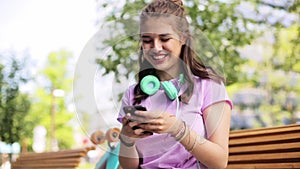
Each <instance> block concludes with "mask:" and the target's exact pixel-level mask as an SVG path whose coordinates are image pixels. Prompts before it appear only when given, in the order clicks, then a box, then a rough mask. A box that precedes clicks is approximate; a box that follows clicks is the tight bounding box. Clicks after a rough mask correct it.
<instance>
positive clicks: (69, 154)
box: [12, 147, 95, 169]
mask: <svg viewBox="0 0 300 169" xmlns="http://www.w3.org/2000/svg"><path fill="white" fill-rule="evenodd" d="M92 149H95V148H94V147H86V148H81V149H73V150H61V151H57V152H46V153H23V154H20V156H19V157H18V158H17V161H16V162H14V163H12V169H29V168H30V169H31V168H32V169H35V168H41V169H54V168H55V169H59V168H64V169H75V168H76V167H77V166H78V165H79V163H80V160H81V158H82V157H85V156H86V153H87V152H88V151H89V150H92Z"/></svg>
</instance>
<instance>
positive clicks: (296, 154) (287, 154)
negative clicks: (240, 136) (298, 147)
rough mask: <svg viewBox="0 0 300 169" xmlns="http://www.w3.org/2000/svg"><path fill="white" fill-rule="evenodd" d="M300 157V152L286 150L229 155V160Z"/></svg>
mask: <svg viewBox="0 0 300 169" xmlns="http://www.w3.org/2000/svg"><path fill="white" fill-rule="evenodd" d="M299 158H300V152H284V153H264V154H239V155H236V156H235V155H231V156H229V162H232V163H234V162H242V161H247V162H257V161H270V160H272V161H276V160H282V161H284V160H291V159H298V160H299Z"/></svg>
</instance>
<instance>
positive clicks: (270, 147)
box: [229, 142, 300, 154]
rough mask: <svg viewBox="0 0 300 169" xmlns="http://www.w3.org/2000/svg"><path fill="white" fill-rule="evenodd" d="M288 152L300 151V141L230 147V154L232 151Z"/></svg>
mask: <svg viewBox="0 0 300 169" xmlns="http://www.w3.org/2000/svg"><path fill="white" fill-rule="evenodd" d="M262 151H264V152H270V151H277V152H286V151H300V142H294V143H293V142H292V143H274V144H266V145H250V146H247V145H246V146H236V147H230V148H229V154H232V153H255V152H262Z"/></svg>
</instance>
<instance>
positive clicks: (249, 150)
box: [227, 124, 300, 169]
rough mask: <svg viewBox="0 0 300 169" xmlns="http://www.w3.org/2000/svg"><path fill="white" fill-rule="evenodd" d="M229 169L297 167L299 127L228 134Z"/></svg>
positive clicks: (291, 126) (283, 168)
mask: <svg viewBox="0 0 300 169" xmlns="http://www.w3.org/2000/svg"><path fill="white" fill-rule="evenodd" d="M229 137H230V138H229V161H228V167H227V168H229V169H235V168H236V169H244V168H245V169H248V168H249V169H252V168H261V169H281V168H282V169H285V168H300V124H294V125H287V126H280V127H269V128H261V129H249V130H240V131H231V132H230V136H229Z"/></svg>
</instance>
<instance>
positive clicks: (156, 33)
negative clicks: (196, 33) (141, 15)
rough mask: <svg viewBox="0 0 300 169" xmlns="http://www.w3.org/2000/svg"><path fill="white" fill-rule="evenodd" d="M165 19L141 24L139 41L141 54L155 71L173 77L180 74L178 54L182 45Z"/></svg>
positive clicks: (151, 20)
mask: <svg viewBox="0 0 300 169" xmlns="http://www.w3.org/2000/svg"><path fill="white" fill-rule="evenodd" d="M170 23H171V22H170V21H168V20H167V19H165V18H159V19H147V20H146V21H145V22H144V23H143V24H141V29H140V32H141V41H142V48H143V52H144V53H143V54H144V56H145V58H146V59H147V60H148V62H150V64H151V65H152V66H153V67H154V68H155V69H157V70H161V71H163V72H166V73H168V74H169V75H171V76H173V77H175V76H177V75H178V74H179V72H180V62H179V61H180V59H179V58H180V53H181V47H182V45H183V43H182V41H181V40H180V36H179V34H178V33H176V32H175V31H174V29H173V27H172V25H171V24H170Z"/></svg>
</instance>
